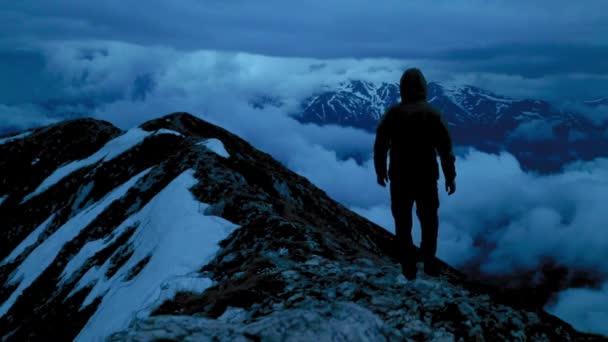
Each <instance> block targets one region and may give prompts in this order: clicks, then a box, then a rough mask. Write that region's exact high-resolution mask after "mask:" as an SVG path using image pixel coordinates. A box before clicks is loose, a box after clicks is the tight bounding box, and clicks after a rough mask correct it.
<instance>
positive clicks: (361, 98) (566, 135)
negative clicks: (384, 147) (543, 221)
mask: <svg viewBox="0 0 608 342" xmlns="http://www.w3.org/2000/svg"><path fill="white" fill-rule="evenodd" d="M428 100H429V102H430V103H431V104H433V105H434V106H435V107H436V108H438V109H439V110H441V111H442V112H443V114H444V116H445V118H446V120H447V121H448V124H449V127H450V131H451V134H452V136H453V139H454V142H455V144H457V145H460V146H472V147H475V148H477V149H480V150H482V151H486V152H499V151H501V150H506V151H509V152H511V153H513V154H514V155H515V156H516V157H517V158H518V160H519V161H520V162H521V163H522V165H523V166H524V167H526V168H532V169H537V170H541V171H551V170H556V169H559V168H560V167H561V166H562V165H563V164H564V163H567V162H569V161H571V160H574V159H591V158H594V157H596V156H598V155H602V153H605V151H608V142H607V139H605V136H604V131H605V127H597V126H596V125H594V124H593V123H592V122H591V121H590V120H588V119H587V118H586V117H585V116H583V115H580V114H578V113H575V112H568V111H563V110H560V109H558V108H557V107H555V106H553V105H552V104H550V103H549V102H546V101H541V100H530V99H524V100H518V99H512V98H508V97H505V96H500V95H496V94H494V93H492V92H489V91H486V90H483V89H480V88H477V87H473V86H463V85H449V84H439V83H433V82H431V83H429V84H428ZM604 100H605V99H600V100H596V101H593V102H590V103H589V104H588V105H597V106H599V104H601V103H603V102H602V101H604ZM399 101H400V96H399V85H398V84H397V83H372V82H367V81H360V80H354V81H350V82H345V83H342V84H341V85H340V86H339V87H337V88H336V89H324V90H322V91H320V92H318V93H317V94H315V95H313V96H311V97H309V98H308V99H306V100H305V101H304V103H303V104H302V110H301V112H298V113H294V114H293V116H294V117H296V118H297V119H298V120H300V121H301V122H305V123H315V124H319V125H326V124H337V125H343V126H352V127H357V128H362V129H365V130H367V131H370V132H374V131H375V129H376V126H377V124H378V120H379V119H380V117H381V116H382V114H383V113H384V111H385V110H386V109H387V108H388V107H389V106H391V105H393V104H396V103H398V102H399Z"/></svg>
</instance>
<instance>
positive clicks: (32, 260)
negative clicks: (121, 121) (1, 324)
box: [0, 169, 150, 317]
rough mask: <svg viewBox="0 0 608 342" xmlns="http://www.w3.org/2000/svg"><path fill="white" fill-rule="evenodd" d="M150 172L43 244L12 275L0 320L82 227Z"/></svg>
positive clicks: (91, 209) (62, 227)
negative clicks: (9, 291) (11, 286)
mask: <svg viewBox="0 0 608 342" xmlns="http://www.w3.org/2000/svg"><path fill="white" fill-rule="evenodd" d="M149 171H150V169H147V170H145V171H143V172H141V173H139V174H138V175H136V176H134V177H133V178H131V179H130V180H128V181H127V182H125V183H124V184H122V185H121V186H119V187H118V188H116V189H114V190H113V191H112V192H110V193H109V194H108V195H106V196H105V197H104V198H102V199H101V200H99V201H98V202H97V203H95V204H93V205H91V206H90V207H89V208H87V209H86V210H83V211H81V212H80V213H78V215H76V216H74V217H72V218H71V219H70V220H69V221H68V222H66V223H65V224H64V225H63V226H61V227H60V228H59V229H58V230H57V231H56V232H54V233H53V234H52V235H51V236H49V237H48V238H47V239H46V240H44V242H42V243H41V244H40V245H39V246H38V247H36V249H34V250H33V251H32V252H31V253H30V255H28V257H27V258H26V259H25V260H24V261H23V262H22V263H21V265H19V267H18V268H17V269H16V270H15V272H13V273H12V274H11V277H10V278H9V280H8V282H7V283H8V284H9V285H14V284H16V283H19V286H18V287H17V289H15V291H13V293H12V294H11V296H10V297H9V298H8V299H7V300H6V301H5V302H4V303H3V304H2V305H1V306H0V317H2V316H4V315H5V314H6V313H7V312H8V310H9V309H10V308H11V307H12V306H13V304H14V303H15V301H16V300H17V298H18V297H19V296H20V295H21V293H22V292H23V290H25V289H26V288H27V287H29V286H30V285H31V284H32V282H34V280H36V278H38V276H40V274H41V273H42V272H44V270H46V269H47V267H48V266H49V265H50V264H51V263H52V262H53V261H54V260H55V258H56V257H57V255H58V254H59V252H60V251H61V249H62V248H63V245H65V244H66V243H67V242H69V241H71V240H72V239H74V238H75V237H76V236H77V235H78V234H79V233H80V232H81V231H82V230H83V229H84V228H85V227H87V226H88V225H89V224H90V223H91V222H92V221H93V220H94V219H95V218H96V217H97V216H99V215H100V214H101V213H102V212H103V211H104V210H105V209H106V208H107V207H108V206H109V205H110V204H112V203H113V202H114V201H116V200H117V199H119V198H121V197H122V196H123V195H125V194H126V193H127V191H128V190H129V189H130V188H131V187H132V186H133V185H134V184H135V183H136V182H137V181H138V180H139V179H140V178H142V177H143V176H145V175H146V174H147V173H148V172H149Z"/></svg>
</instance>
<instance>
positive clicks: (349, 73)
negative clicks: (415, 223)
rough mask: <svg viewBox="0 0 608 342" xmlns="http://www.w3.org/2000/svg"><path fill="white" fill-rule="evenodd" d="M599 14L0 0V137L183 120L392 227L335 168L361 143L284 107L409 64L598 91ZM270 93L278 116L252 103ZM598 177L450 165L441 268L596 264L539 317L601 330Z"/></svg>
mask: <svg viewBox="0 0 608 342" xmlns="http://www.w3.org/2000/svg"><path fill="white" fill-rule="evenodd" d="M605 13H608V1H606V0H585V1H571V0H568V1H566V0H537V1H524V0H470V1H463V0H461V1H455V0H438V1H432V2H431V1H428V0H414V1H406V0H383V1H375V0H334V1H330V0H310V1H305V2H293V1H282V0H264V1H249V0H199V1H195V0H181V1H170V0H148V1H133V0H120V1H118V0H105V1H75V0H53V1H44V2H43V1H40V0H37V1H34V0H20V1H8V0H0V76H1V78H0V134H2V133H3V132H8V131H14V130H20V129H25V128H30V127H35V126H39V125H43V124H50V123H53V122H56V121H59V120H61V119H63V118H65V117H71V116H81V115H88V116H94V117H97V118H101V119H105V120H109V121H111V122H113V123H115V124H116V125H118V126H120V127H121V128H129V127H132V126H134V125H137V124H139V123H141V122H143V121H145V120H148V119H152V118H155V117H158V116H161V115H165V114H168V113H171V112H175V111H188V112H191V113H193V114H195V115H198V116H200V117H202V118H204V119H206V120H209V121H211V122H213V123H216V124H219V125H221V126H223V127H225V128H227V129H229V130H231V131H233V132H234V133H236V134H238V135H240V136H241V137H243V138H245V139H246V140H248V141H250V142H252V143H253V144H254V146H256V147H258V148H260V149H262V150H264V151H266V152H269V153H271V154H272V155H273V156H274V157H275V158H277V159H279V160H280V161H281V162H283V163H284V164H285V165H286V166H288V167H289V168H291V169H293V170H295V171H297V172H299V173H300V174H302V175H304V176H306V177H308V178H309V179H310V180H311V181H312V182H313V183H315V184H316V185H318V186H319V187H321V188H322V189H324V190H325V191H327V192H328V193H329V194H330V195H331V196H332V197H333V198H335V199H337V200H338V201H340V202H342V203H343V204H345V205H347V206H348V207H350V208H352V209H354V210H355V211H357V212H359V213H361V214H362V215H364V216H366V217H368V218H370V219H372V220H374V221H375V222H377V223H379V224H381V225H383V226H384V227H386V228H387V229H389V230H391V229H392V218H391V216H390V211H389V205H388V204H389V198H388V193H387V192H386V191H385V190H386V189H382V188H379V187H378V186H377V185H376V184H375V176H374V174H373V168H372V166H371V163H370V161H369V160H368V161H367V162H365V163H363V164H358V163H356V162H355V161H353V160H352V159H347V160H344V158H341V157H340V156H342V155H348V154H352V153H353V152H356V153H358V154H361V155H366V154H368V155H369V153H371V146H372V144H373V135H371V134H369V133H366V132H363V131H360V130H355V129H351V128H344V127H336V126H329V127H322V128H321V127H317V126H314V125H302V124H300V123H299V122H297V121H295V120H293V119H292V118H291V117H289V116H288V115H286V112H288V111H290V110H297V106H298V105H299V103H300V101H301V100H302V99H304V98H306V97H307V96H309V95H310V94H311V93H312V92H314V91H316V90H318V89H319V88H320V87H322V86H328V85H329V86H331V85H333V84H336V83H339V82H341V81H344V80H346V79H358V78H360V79H368V80H374V81H385V82H397V81H398V79H399V76H400V75H401V72H402V71H403V70H404V68H407V67H410V66H418V67H420V68H422V70H423V71H424V72H425V74H426V75H427V79H429V80H430V81H438V82H454V83H459V84H471V85H475V86H479V87H481V88H485V89H488V90H491V91H493V92H496V93H498V94H501V95H507V96H512V97H518V98H542V99H547V100H550V101H553V102H555V103H563V102H577V101H578V102H580V101H581V100H587V99H593V98H597V97H607V96H608V38H606V37H608V20H607V19H606V15H605ZM268 94H270V95H273V96H280V97H282V98H283V99H284V101H285V105H284V107H282V108H281V109H276V108H268V109H265V110H256V109H253V108H252V107H251V106H250V104H249V101H250V100H251V99H252V98H256V97H258V96H263V95H268ZM602 110H603V111H602V112H601V113H600V112H598V113H597V115H596V118H599V120H605V119H606V118H608V115H606V110H605V108H602ZM594 115H595V114H594ZM606 165H608V159H605V158H604V159H602V158H598V159H597V160H594V161H588V162H584V163H583V162H580V163H573V164H572V165H570V166H569V167H567V168H565V170H564V172H562V173H560V174H555V175H534V174H527V173H525V172H524V171H522V170H521V168H520V166H519V164H518V162H517V160H516V159H515V158H514V157H512V156H510V155H509V154H507V153H504V154H501V155H499V156H490V155H487V154H484V153H481V152H477V151H470V152H469V153H468V154H467V155H466V156H464V157H461V158H459V160H458V162H457V168H458V172H459V176H458V177H459V178H458V182H459V183H458V184H459V189H458V192H457V193H456V194H455V195H454V196H452V197H450V198H447V197H446V196H445V194H444V193H443V192H442V194H441V201H442V205H441V208H440V215H441V218H442V219H441V228H440V237H439V239H440V241H439V252H438V253H439V256H440V257H442V258H444V259H445V260H446V261H448V262H450V263H451V264H452V265H455V266H458V267H461V266H462V267H464V266H466V265H467V264H471V263H474V264H477V265H478V266H480V268H481V271H482V272H485V273H486V275H488V276H492V275H496V274H512V275H514V277H516V276H517V275H518V274H521V273H522V272H524V271H529V270H534V269H537V268H538V267H539V265H540V264H541V262H542V261H543V260H546V259H550V260H558V261H559V263H560V264H563V265H566V266H568V267H571V268H574V269H580V270H583V271H588V270H594V271H595V272H598V274H599V277H600V278H601V279H600V280H601V283H603V284H604V285H603V286H602V287H598V288H595V289H570V290H567V291H565V292H563V293H561V294H560V295H559V297H558V299H559V300H558V301H556V302H555V303H553V304H552V305H551V307H550V309H551V310H552V312H554V313H556V314H557V315H559V316H560V317H564V318H566V319H568V321H569V322H571V323H573V324H575V326H576V327H577V328H579V329H583V330H587V331H596V332H602V333H605V334H608V330H606V328H605V324H603V323H602V322H604V321H605V320H604V319H603V318H604V317H608V316H607V315H608V304H607V303H608V300H606V298H608V267H607V266H606V262H605V260H606V258H607V257H608V255H607V254H606V252H605V251H607V250H608V247H607V246H608V235H607V234H606V232H605V229H604V226H605V222H606V221H608V216H607V215H608V214H607V213H606V211H605V210H601V209H600V208H603V206H605V204H604V203H605V200H606V194H607V193H608V172H607V171H606V170H608V168H607V167H606ZM440 188H441V186H440ZM479 188H483V189H484V192H483V193H480V192H479V191H476V190H477V189H479ZM362 193H365V194H366V196H361V194H362ZM414 231H415V232H416V233H415V234H418V233H417V228H415V230H414ZM556 232H557V233H556ZM546 237H550V238H549V239H546ZM479 241H485V242H488V245H490V246H493V247H492V248H493V249H490V250H483V249H481V248H480V247H479V246H478V244H477V242H479ZM589 312H594V313H595V314H593V315H589V314H588V313H589Z"/></svg>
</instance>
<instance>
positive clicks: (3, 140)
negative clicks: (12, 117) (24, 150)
mask: <svg viewBox="0 0 608 342" xmlns="http://www.w3.org/2000/svg"><path fill="white" fill-rule="evenodd" d="M30 135H32V132H31V131H27V132H23V133H20V134H17V135H13V136H11V137H6V138H0V145H2V144H6V143H9V142H11V141H15V140H18V139H23V138H26V137H28V136H30Z"/></svg>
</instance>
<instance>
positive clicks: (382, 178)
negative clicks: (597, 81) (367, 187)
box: [378, 175, 388, 187]
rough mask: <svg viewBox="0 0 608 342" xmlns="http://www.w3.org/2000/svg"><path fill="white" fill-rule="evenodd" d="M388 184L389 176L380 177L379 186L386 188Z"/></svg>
mask: <svg viewBox="0 0 608 342" xmlns="http://www.w3.org/2000/svg"><path fill="white" fill-rule="evenodd" d="M386 182H388V176H387V175H378V184H379V185H380V186H381V187H385V186H386Z"/></svg>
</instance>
